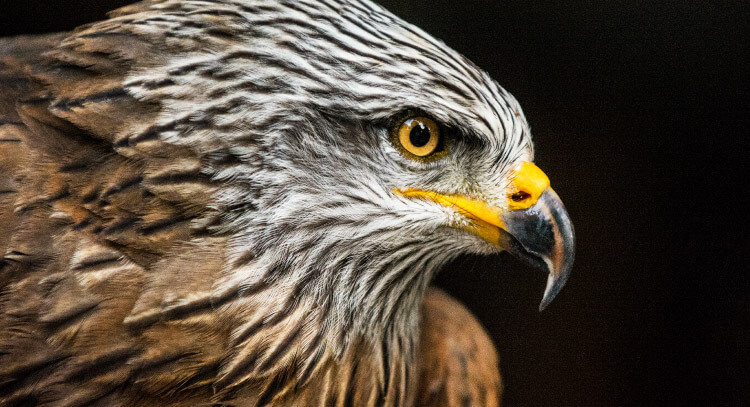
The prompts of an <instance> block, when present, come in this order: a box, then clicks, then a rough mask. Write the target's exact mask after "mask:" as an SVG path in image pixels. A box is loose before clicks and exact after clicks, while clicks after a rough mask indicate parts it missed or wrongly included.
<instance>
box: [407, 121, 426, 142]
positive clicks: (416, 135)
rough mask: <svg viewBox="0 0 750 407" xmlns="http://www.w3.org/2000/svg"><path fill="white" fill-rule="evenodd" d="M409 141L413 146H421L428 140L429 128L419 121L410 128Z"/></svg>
mask: <svg viewBox="0 0 750 407" xmlns="http://www.w3.org/2000/svg"><path fill="white" fill-rule="evenodd" d="M409 141H411V144H412V145H413V146H414V147H422V146H424V145H425V144H427V142H429V141H430V129H429V128H428V127H427V126H425V125H424V123H419V124H417V125H416V126H414V127H413V128H412V129H411V132H410V133H409Z"/></svg>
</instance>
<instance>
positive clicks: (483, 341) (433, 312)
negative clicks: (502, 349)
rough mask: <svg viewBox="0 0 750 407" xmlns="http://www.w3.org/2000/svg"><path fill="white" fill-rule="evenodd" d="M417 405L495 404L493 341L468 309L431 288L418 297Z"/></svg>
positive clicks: (496, 384) (497, 382)
mask: <svg viewBox="0 0 750 407" xmlns="http://www.w3.org/2000/svg"><path fill="white" fill-rule="evenodd" d="M421 317H422V322H421V324H420V330H421V336H420V345H419V359H418V365H419V380H420V382H419V387H418V390H417V403H416V405H417V406H420V407H421V406H425V407H427V406H467V405H468V406H487V407H496V406H498V405H499V401H500V394H501V392H502V381H501V377H500V372H499V368H498V356H497V351H496V350H495V346H494V344H493V343H492V340H491V339H490V337H489V335H488V334H487V332H486V331H485V330H484V328H482V326H481V325H480V324H479V321H477V319H476V318H475V317H474V315H472V314H471V312H470V311H469V310H468V309H467V308H466V307H465V306H464V305H463V304H461V303H460V302H458V301H457V300H456V299H454V298H452V297H451V296H450V295H448V294H447V293H445V292H443V291H441V290H439V289H436V288H431V289H430V290H429V291H428V292H427V294H426V296H425V299H424V301H423V303H422V308H421Z"/></svg>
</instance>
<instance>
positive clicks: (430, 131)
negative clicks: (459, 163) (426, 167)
mask: <svg viewBox="0 0 750 407" xmlns="http://www.w3.org/2000/svg"><path fill="white" fill-rule="evenodd" d="M395 133H396V134H395V137H394V138H395V139H396V140H395V141H396V144H397V145H399V146H401V147H402V148H403V150H404V151H405V152H406V153H408V154H407V155H413V156H415V158H417V159H420V158H427V157H429V156H431V155H433V154H435V153H438V152H440V151H442V149H443V142H442V140H441V136H440V128H439V127H438V125H437V123H435V121H434V120H432V119H428V118H427V117H422V116H418V117H411V118H408V119H406V120H404V121H402V122H401V123H400V124H399V127H398V128H397V129H396V132H395Z"/></svg>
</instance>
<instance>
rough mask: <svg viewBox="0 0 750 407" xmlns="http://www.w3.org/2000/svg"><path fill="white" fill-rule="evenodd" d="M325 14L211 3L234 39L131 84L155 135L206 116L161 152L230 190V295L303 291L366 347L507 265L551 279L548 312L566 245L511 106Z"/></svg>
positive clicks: (348, 6)
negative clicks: (235, 285)
mask: <svg viewBox="0 0 750 407" xmlns="http://www.w3.org/2000/svg"><path fill="white" fill-rule="evenodd" d="M190 3H191V2H190V1H185V2H183V3H182V7H185V6H186V5H189V4H190ZM240 4H244V3H240ZM331 4H332V3H331ZM331 4H329V2H320V3H316V4H309V3H308V2H278V3H277V2H273V3H269V4H264V8H263V10H262V12H260V11H259V10H256V8H259V7H260V6H259V5H255V3H253V4H246V5H245V6H238V5H237V4H236V3H233V2H226V3H223V4H221V7H223V8H226V10H224V11H225V14H224V15H226V16H229V17H226V18H225V19H224V20H222V21H223V24H225V25H232V24H234V25H236V26H237V27H235V28H239V29H240V30H239V32H241V34H240V35H237V36H234V37H233V38H232V39H231V41H229V40H227V38H226V36H217V37H216V38H214V37H212V36H211V35H210V34H206V36H205V37H204V38H203V39H202V40H201V41H203V42H204V51H203V52H200V53H193V54H188V55H180V56H179V57H173V58H170V59H169V60H168V61H169V62H168V63H163V64H162V65H161V66H160V67H156V68H154V67H153V66H152V67H150V68H149V70H148V71H143V72H137V73H135V74H134V75H133V76H132V77H131V78H129V84H130V87H129V90H130V91H131V92H132V93H134V94H136V95H138V96H139V97H141V98H142V99H144V100H158V101H159V102H160V103H161V104H162V106H164V107H165V109H164V112H165V120H166V119H167V118H169V119H170V120H174V119H173V118H174V115H175V114H176V113H179V115H181V116H185V117H190V118H192V120H195V121H198V122H199V121H200V119H202V118H205V116H206V115H207V113H206V112H209V111H210V112H211V116H210V117H208V118H206V120H208V121H210V126H208V129H206V130H202V129H200V128H199V127H197V126H195V125H193V127H187V129H188V133H189V137H186V136H185V135H184V134H179V132H175V134H174V135H173V136H169V137H172V143H174V144H183V145H189V146H190V147H191V148H194V149H197V150H200V151H201V153H202V154H203V155H204V157H207V162H208V163H209V164H208V165H207V167H206V168H209V169H210V175H211V176H212V177H213V179H215V180H220V181H222V182H224V183H225V184H226V185H227V186H228V187H227V188H225V189H224V190H222V191H221V192H220V193H219V199H220V201H221V202H222V203H223V205H225V207H227V208H234V209H233V211H232V212H229V213H228V214H227V215H226V218H227V219H229V221H228V224H229V225H230V226H225V228H230V229H231V230H232V231H233V232H234V233H235V234H236V238H235V239H234V240H233V242H232V245H233V250H234V253H235V257H236V259H235V262H234V263H233V264H236V265H237V267H236V270H237V271H236V275H237V276H238V277H237V278H244V279H247V280H248V281H254V280H259V279H264V281H267V282H268V283H274V282H275V283H278V284H287V285H289V286H295V285H296V286H298V287H303V288H302V289H300V290H298V291H297V293H298V294H299V295H300V296H301V297H306V298H309V299H310V301H311V302H317V303H319V304H323V303H325V302H331V301H332V302H333V303H334V305H336V306H335V307H330V308H331V309H335V310H337V312H338V314H336V315H335V316H334V318H336V321H338V322H343V323H344V324H343V325H347V324H348V327H349V328H352V327H363V328H364V329H375V330H377V329H381V328H383V327H385V326H386V325H388V324H392V323H394V322H395V323H400V324H406V325H409V324H413V323H414V320H413V318H411V316H413V315H414V314H415V313H416V309H417V306H418V301H419V299H420V298H421V293H422V292H423V291H424V288H425V287H426V286H427V284H428V283H429V281H430V279H431V278H432V276H433V275H434V272H435V271H436V270H438V269H439V268H440V266H442V265H443V264H445V263H446V262H447V261H448V260H450V259H451V258H454V257H456V256H458V255H460V254H464V253H481V254H490V253H496V252H499V251H503V250H507V251H509V252H511V253H513V254H515V255H517V256H520V257H521V258H522V259H524V260H526V261H527V262H529V263H531V264H532V265H533V266H536V267H538V268H541V269H542V270H544V271H545V272H547V273H548V275H549V280H548V284H547V289H546V292H545V294H544V298H543V300H542V304H541V307H542V308H544V307H545V306H546V305H547V304H549V302H550V301H551V300H552V299H553V298H554V296H555V295H556V294H557V293H558V291H559V290H560V288H562V286H563V284H564V283H565V281H566V279H567V277H568V273H569V272H570V268H571V265H572V262H573V252H574V236H573V228H572V225H571V222H570V220H569V218H568V214H567V213H566V211H565V209H564V207H563V205H562V203H561V201H560V199H559V198H558V196H557V195H556V194H555V192H554V191H553V190H552V189H551V187H550V182H549V179H548V178H547V176H546V175H545V174H544V172H542V170H541V169H539V168H538V167H537V166H535V165H534V164H533V163H532V160H533V149H532V142H531V136H530V132H529V127H528V124H527V122H526V119H525V118H524V116H523V114H522V112H521V108H520V107H519V105H518V103H517V102H516V100H515V99H514V98H513V97H512V96H511V95H510V94H508V93H507V92H506V91H505V90H504V89H502V88H501V87H500V86H499V85H497V83H496V82H495V81H493V80H492V79H491V78H490V77H489V76H488V75H487V74H486V73H485V72H484V71H482V70H480V69H478V68H477V67H476V66H474V65H473V64H472V63H471V62H469V61H468V60H466V59H465V58H464V57H462V56H461V55H459V54H458V53H456V52H455V51H453V50H451V49H450V48H448V47H447V46H446V45H445V44H443V43H442V42H440V41H437V40H435V39H433V38H432V37H431V36H429V35H428V34H426V33H425V32H423V31H421V30H420V29H418V28H416V27H414V26H412V25H410V24H408V23H405V22H404V21H402V20H400V19H398V18H396V17H395V16H393V15H392V14H390V13H389V12H387V11H386V10H384V9H382V8H380V7H379V6H376V5H374V4H372V3H369V2H367V1H358V0H351V1H340V2H335V7H333V6H332V5H331ZM222 10H223V9H222ZM198 17H199V15H198V14H196V17H195V18H198ZM210 18H213V17H211V16H207V17H206V19H207V20H206V21H209V19H210ZM198 21H199V22H200V20H198ZM210 21H214V20H210ZM196 26H197V25H196ZM214 28H216V27H214ZM227 41H229V43H228V44H227ZM165 80H169V81H170V82H169V86H167V87H157V86H153V85H152V86H149V84H158V83H163V82H164V81H165ZM126 85H127V84H126ZM186 100H187V102H186ZM189 125H190V123H188V126H189ZM227 157H230V159H228V158H227ZM248 284H249V283H248Z"/></svg>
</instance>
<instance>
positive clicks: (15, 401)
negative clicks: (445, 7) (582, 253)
mask: <svg viewBox="0 0 750 407" xmlns="http://www.w3.org/2000/svg"><path fill="white" fill-rule="evenodd" d="M532 159H533V149H532V142H531V137H530V132H529V126H528V124H527V122H526V119H525V118H524V116H523V113H522V112H521V108H520V107H519V105H518V103H517V102H516V100H515V99H514V98H513V97H512V96H511V95H510V94H508V93H507V92H506V91H505V90H504V89H503V88H501V87H500V86H499V85H498V84H497V83H496V82H495V81H494V80H492V79H491V78H490V77H489V76H488V75H487V74H486V73H485V72H484V71H482V70H480V69H479V68H477V67H476V66H475V65H473V64H472V63H471V62H470V61H468V60H467V59H466V58H464V57H462V56H461V55H459V54H458V53H456V52H455V51H453V50H451V49H450V48H448V47H447V46H446V45H445V44H443V43H442V42H440V41H438V40H436V39H434V38H432V37H431V36H429V35H428V34H426V33H425V32H423V31H422V30H420V29H419V28H416V27H414V26H412V25H410V24H408V23H406V22H404V21H402V20H400V19H399V18H397V17H395V16H394V15H392V14H391V13H389V12H388V11H386V10H385V9H383V8H381V7H379V6H377V5H375V4H373V3H371V2H369V1H367V0H294V1H292V0H274V1H271V0H146V1H142V2H140V3H136V4H134V5H131V6H127V7H124V8H121V9H119V10H116V11H114V12H112V13H111V14H110V16H109V19H107V20H105V21H101V22H97V23H94V24H90V25H86V26H83V27H80V28H78V29H76V30H75V31H73V32H70V33H63V34H53V35H44V36H36V37H33V36H32V37H17V38H11V39H4V40H0V250H2V251H1V252H0V253H2V256H3V257H2V262H1V263H0V332H1V334H0V404H1V405H3V406H84V405H86V406H122V407H126V406H128V407H129V406H144V407H147V406H318V405H321V406H323V405H325V406H437V405H447V406H459V405H460V406H469V405H471V406H496V405H497V404H498V402H499V401H498V398H499V393H500V389H501V380H500V376H499V372H498V368H497V356H496V353H495V350H494V347H493V345H492V343H491V341H490V340H489V338H488V337H487V334H486V333H485V332H484V330H483V329H482V328H481V326H480V325H479V324H478V322H477V321H476V320H475V319H474V318H473V317H472V316H471V314H470V313H469V312H468V311H467V310H466V309H465V308H464V307H463V306H462V305H460V304H459V303H458V302H456V301H455V300H453V299H452V298H451V297H449V296H448V295H447V294H445V293H442V292H440V291H438V290H436V289H434V288H430V282H431V280H432V278H433V276H434V275H435V273H436V272H437V271H438V270H439V269H440V267H441V266H442V265H444V264H445V263H446V262H448V261H449V260H451V259H453V258H455V257H457V256H459V255H461V254H465V253H479V254H490V253H497V252H499V251H502V250H507V251H509V252H511V253H513V254H515V255H517V256H520V257H521V258H522V259H524V260H526V261H528V262H529V263H531V264H532V265H534V266H537V267H539V268H541V269H542V270H544V271H546V272H547V273H548V275H549V278H548V284H547V289H546V292H545V294H544V298H543V300H542V304H541V307H542V308H544V306H546V305H547V304H549V302H550V301H551V300H552V299H553V298H554V296H555V295H556V294H557V292H558V291H559V290H560V288H561V287H562V286H563V284H564V283H565V281H566V278H567V276H568V273H569V271H570V268H571V265H572V262H573V252H574V242H573V241H574V237H573V228H572V226H571V222H570V220H569V217H568V215H567V213H566V211H565V209H564V207H563V205H562V203H561V201H560V199H559V198H558V197H557V195H556V194H555V193H554V191H553V190H552V189H551V188H550V184H549V180H548V178H547V176H546V175H545V174H544V173H543V172H542V171H541V170H540V169H539V168H538V167H537V166H535V165H534V164H533V163H532Z"/></svg>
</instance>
